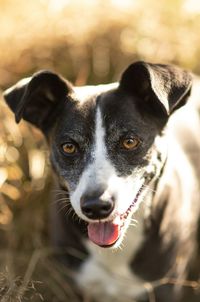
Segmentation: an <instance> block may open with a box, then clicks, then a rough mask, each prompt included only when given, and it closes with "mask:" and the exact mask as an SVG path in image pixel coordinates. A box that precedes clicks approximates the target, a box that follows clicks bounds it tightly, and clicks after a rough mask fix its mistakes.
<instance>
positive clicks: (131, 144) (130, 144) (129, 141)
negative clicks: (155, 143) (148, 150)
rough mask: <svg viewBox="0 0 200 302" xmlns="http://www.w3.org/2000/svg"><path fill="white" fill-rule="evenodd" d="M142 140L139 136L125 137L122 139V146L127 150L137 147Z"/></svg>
mask: <svg viewBox="0 0 200 302" xmlns="http://www.w3.org/2000/svg"><path fill="white" fill-rule="evenodd" d="M140 143H141V141H140V140H139V139H138V138H125V139H123V140H122V147H123V148H124V149H126V150H133V149H136V148H137V147H138V146H139V145H140Z"/></svg>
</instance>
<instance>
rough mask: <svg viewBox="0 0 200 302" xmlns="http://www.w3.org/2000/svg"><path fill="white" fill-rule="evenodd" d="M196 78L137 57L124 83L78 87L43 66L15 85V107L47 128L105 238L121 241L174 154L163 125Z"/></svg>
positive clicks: (80, 202) (95, 236) (67, 180)
mask: <svg viewBox="0 0 200 302" xmlns="http://www.w3.org/2000/svg"><path fill="white" fill-rule="evenodd" d="M191 85H192V79H191V76H190V74H189V73H187V72H186V71H183V70H181V69H179V68H177V67H173V66H168V65H159V64H148V63H144V62H137V63H134V64H132V65H130V66H129V67H128V68H127V69H126V70H125V72H124V73H123V74H122V77H121V80H120V82H119V84H111V85H99V86H84V87H73V86H72V85H71V84H70V83H69V82H68V81H66V80H64V79H63V78H61V77H60V76H59V75H57V74H55V73H52V72H49V71H41V72H39V73H36V74H34V75H33V76H32V77H31V78H28V79H24V80H22V81H20V82H19V83H18V84H17V85H15V86H14V87H11V88H10V89H8V90H7V91H6V92H5V94H4V96H5V99H6V102H7V103H8V105H9V106H10V108H11V109H12V111H13V112H14V113H15V118H16V121H17V122H19V121H20V120H21V119H22V118H23V119H24V120H26V121H29V122H31V123H32V124H34V125H35V126H37V127H38V128H40V129H41V130H42V131H43V133H44V134H45V136H46V138H47V141H48V143H49V147H50V157H51V162H52V165H53V168H54V170H55V171H56V173H57V175H58V178H59V180H60V184H61V186H62V187H64V188H66V190H68V191H69V194H70V200H71V205H72V207H73V209H74V210H75V212H76V214H77V215H78V216H79V217H80V218H81V219H83V220H84V221H86V222H87V224H88V226H87V228H88V236H89V238H90V239H91V240H92V241H93V242H94V243H96V244H97V245H99V246H104V247H105V246H106V247H111V246H117V243H120V241H121V239H122V237H123V234H124V232H125V230H126V228H127V226H128V224H129V222H130V218H131V216H132V214H133V213H134V212H135V211H136V210H137V208H138V206H139V204H140V202H141V200H142V199H144V197H145V195H146V194H147V191H148V190H147V186H148V185H149V183H150V182H151V181H152V180H153V179H155V178H156V177H158V175H159V173H160V171H161V169H162V166H163V164H164V161H165V157H166V149H165V145H164V144H165V143H164V141H163V129H164V127H165V125H166V123H167V120H168V118H169V116H170V114H171V113H172V112H173V111H175V110H176V109H178V108H179V107H181V106H183V105H184V104H185V103H186V101H187V98H188V96H189V94H190V90H191Z"/></svg>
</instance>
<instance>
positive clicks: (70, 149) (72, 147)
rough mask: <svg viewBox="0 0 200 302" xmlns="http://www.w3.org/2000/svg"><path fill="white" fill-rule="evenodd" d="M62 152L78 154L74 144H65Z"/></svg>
mask: <svg viewBox="0 0 200 302" xmlns="http://www.w3.org/2000/svg"><path fill="white" fill-rule="evenodd" d="M62 150H63V152H64V153H65V154H70V155H71V154H74V153H76V152H77V147H76V145H75V144H73V143H64V144H63V145H62Z"/></svg>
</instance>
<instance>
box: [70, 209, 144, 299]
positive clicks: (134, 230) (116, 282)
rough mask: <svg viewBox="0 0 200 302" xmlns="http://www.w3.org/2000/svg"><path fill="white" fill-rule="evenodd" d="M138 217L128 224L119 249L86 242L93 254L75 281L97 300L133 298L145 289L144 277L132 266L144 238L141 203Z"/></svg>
mask: <svg viewBox="0 0 200 302" xmlns="http://www.w3.org/2000/svg"><path fill="white" fill-rule="evenodd" d="M135 218H136V220H137V224H135V225H131V226H130V227H129V229H128V230H127V232H126V236H125V238H124V240H123V245H122V246H121V247H120V248H118V249H114V250H113V249H102V248H100V247H98V246H96V245H94V244H93V243H91V242H90V241H87V242H86V243H87V248H88V250H89V251H90V254H91V256H90V257H89V259H88V260H87V261H86V262H84V264H83V266H82V268H81V270H80V271H79V273H78V274H77V276H76V282H77V284H78V285H79V287H80V288H82V289H83V290H86V291H87V292H88V293H90V294H91V296H95V298H96V299H97V301H109V302H111V301H114V300H115V301H133V299H134V298H135V297H136V296H138V295H140V294H142V293H143V292H144V291H145V287H144V285H145V283H144V281H143V280H141V279H140V278H139V277H137V276H136V275H134V274H133V272H131V271H130V266H129V263H130V261H131V259H133V257H134V255H135V253H136V252H137V250H138V248H139V247H140V245H141V244H142V241H143V219H144V209H143V208H142V207H141V208H140V209H139V211H138V212H137V213H136V217H135ZM113 299H114V300H113ZM129 299H130V300H129Z"/></svg>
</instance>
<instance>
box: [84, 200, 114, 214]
mask: <svg viewBox="0 0 200 302" xmlns="http://www.w3.org/2000/svg"><path fill="white" fill-rule="evenodd" d="M113 209H114V200H113V199H112V198H109V199H107V200H103V199H101V198H100V197H92V196H86V195H85V196H83V197H82V198H81V210H82V212H83V214H84V215H85V216H86V217H88V218H90V219H103V218H106V217H108V216H109V215H110V214H111V213H112V211H113Z"/></svg>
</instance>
